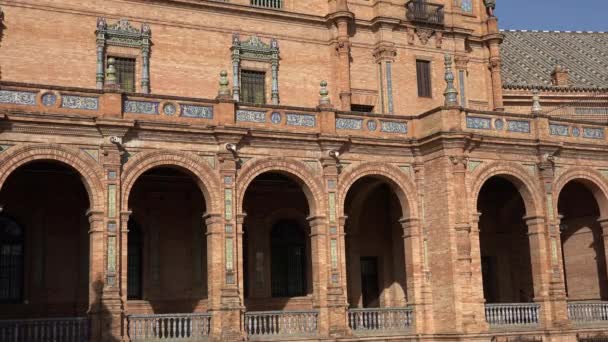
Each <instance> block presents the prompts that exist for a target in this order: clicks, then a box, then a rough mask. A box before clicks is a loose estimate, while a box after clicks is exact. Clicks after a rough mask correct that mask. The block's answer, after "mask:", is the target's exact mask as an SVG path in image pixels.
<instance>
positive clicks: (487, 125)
mask: <svg viewBox="0 0 608 342" xmlns="http://www.w3.org/2000/svg"><path fill="white" fill-rule="evenodd" d="M467 128H472V129H491V128H492V120H490V119H489V118H480V117H476V116H467Z"/></svg>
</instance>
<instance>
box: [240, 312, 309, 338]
mask: <svg viewBox="0 0 608 342" xmlns="http://www.w3.org/2000/svg"><path fill="white" fill-rule="evenodd" d="M318 319H319V313H318V312H317V311H314V310H313V311H254V312H247V313H245V327H244V330H245V332H246V333H247V336H248V337H249V339H250V340H264V339H273V338H284V337H307V336H308V337H310V336H316V335H317V334H318V332H319V330H318V322H317V320H318Z"/></svg>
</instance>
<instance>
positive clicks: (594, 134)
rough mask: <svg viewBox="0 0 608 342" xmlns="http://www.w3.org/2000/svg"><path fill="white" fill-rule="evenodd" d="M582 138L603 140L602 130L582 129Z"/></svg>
mask: <svg viewBox="0 0 608 342" xmlns="http://www.w3.org/2000/svg"><path fill="white" fill-rule="evenodd" d="M583 138H588V139H604V129H603V128H595V127H583Z"/></svg>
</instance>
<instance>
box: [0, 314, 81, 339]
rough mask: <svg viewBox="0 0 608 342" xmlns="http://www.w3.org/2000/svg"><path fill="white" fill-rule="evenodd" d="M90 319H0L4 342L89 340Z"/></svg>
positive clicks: (0, 330) (0, 329)
mask: <svg viewBox="0 0 608 342" xmlns="http://www.w3.org/2000/svg"><path fill="white" fill-rule="evenodd" d="M88 340H89V320H88V319H87V318H83V317H68V318H49V319H26V320H10V321H9V320H7V321H0V341H2V342H88Z"/></svg>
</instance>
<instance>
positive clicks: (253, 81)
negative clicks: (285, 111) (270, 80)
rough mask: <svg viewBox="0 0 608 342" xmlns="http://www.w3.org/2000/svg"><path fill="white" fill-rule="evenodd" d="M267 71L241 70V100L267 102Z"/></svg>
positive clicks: (258, 102) (257, 102)
mask: <svg viewBox="0 0 608 342" xmlns="http://www.w3.org/2000/svg"><path fill="white" fill-rule="evenodd" d="M265 80H266V73H265V72H262V71H251V70H242V71H241V95H242V97H241V101H243V102H247V103H256V104H262V103H265V102H266V92H265V86H266V83H265Z"/></svg>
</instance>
